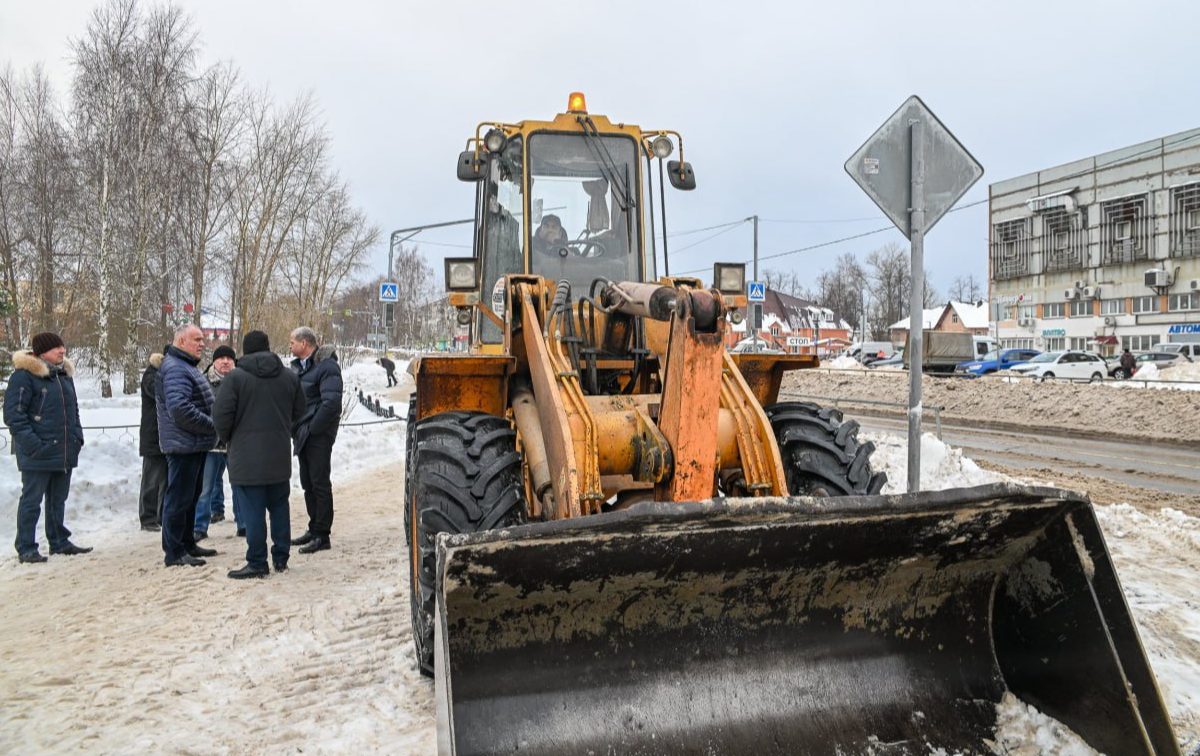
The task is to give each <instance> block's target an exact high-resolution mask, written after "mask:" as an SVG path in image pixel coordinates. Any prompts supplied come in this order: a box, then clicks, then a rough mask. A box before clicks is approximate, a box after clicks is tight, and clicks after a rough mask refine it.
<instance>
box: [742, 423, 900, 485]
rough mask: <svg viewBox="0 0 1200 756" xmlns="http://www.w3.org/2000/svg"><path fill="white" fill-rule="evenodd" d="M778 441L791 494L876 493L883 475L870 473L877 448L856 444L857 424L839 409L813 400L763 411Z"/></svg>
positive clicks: (883, 478) (885, 475)
mask: <svg viewBox="0 0 1200 756" xmlns="http://www.w3.org/2000/svg"><path fill="white" fill-rule="evenodd" d="M765 411H766V413H767V418H768V419H769V420H770V421H771V427H772V428H773V429H774V431H775V439H776V441H777V442H778V443H779V454H780V456H781V457H782V458H783V471H784V475H785V477H786V478H787V487H788V493H789V494H791V495H793V496H861V495H868V494H877V493H879V492H880V490H882V489H883V485H884V483H887V473H882V472H880V473H873V472H872V471H871V455H872V454H873V453H874V452H875V444H873V443H871V442H870V441H868V442H866V443H862V444H860V443H859V441H858V423H857V422H855V421H853V420H843V419H842V412H841V410H837V409H833V408H832V407H821V406H820V405H817V404H813V403H812V402H780V403H779V404H772V405H771V406H769V407H766V408H765Z"/></svg>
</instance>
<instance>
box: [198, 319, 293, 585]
mask: <svg viewBox="0 0 1200 756" xmlns="http://www.w3.org/2000/svg"><path fill="white" fill-rule="evenodd" d="M242 352H243V356H242V359H241V360H239V361H238V364H237V367H236V368H234V369H233V371H232V372H231V373H229V375H227V376H225V378H224V379H223V380H222V382H221V390H220V391H219V392H218V393H217V403H216V406H215V407H214V408H213V424H214V425H215V426H216V429H217V436H218V437H219V438H220V440H221V442H222V443H227V444H228V445H229V455H228V456H229V482H230V483H231V484H233V488H234V492H235V495H236V497H237V499H236V500H237V501H238V502H239V508H240V510H241V517H242V523H243V525H244V526H245V528H246V566H245V567H242V568H241V569H237V570H232V571H230V572H229V577H231V578H233V579H235V580H239V579H243V578H255V577H266V576H267V574H268V570H267V522H266V517H267V513H270V515H271V542H272V546H271V561H272V562H273V563H274V565H275V571H276V572H282V571H283V570H286V569H287V563H288V552H289V550H290V546H291V514H290V512H289V505H288V494H289V493H290V492H291V478H292V426H293V425H295V424H296V422H298V421H299V420H300V418H301V417H302V416H303V415H304V410H305V407H306V405H307V402H305V400H304V393H303V392H302V391H301V390H300V379H299V378H297V377H296V374H295V373H293V372H292V371H290V370H285V369H284V367H283V361H282V360H280V359H279V356H278V355H275V354H273V353H272V352H271V345H270V342H269V341H268V340H267V334H265V333H263V332H262V331H251V332H250V333H247V334H246V337H245V338H244V339H242Z"/></svg>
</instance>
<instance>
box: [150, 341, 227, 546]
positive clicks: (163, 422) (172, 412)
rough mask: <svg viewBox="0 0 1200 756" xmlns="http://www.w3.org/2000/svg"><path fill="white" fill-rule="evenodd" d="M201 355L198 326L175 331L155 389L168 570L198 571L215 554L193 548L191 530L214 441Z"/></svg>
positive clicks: (201, 344) (163, 530)
mask: <svg viewBox="0 0 1200 756" xmlns="http://www.w3.org/2000/svg"><path fill="white" fill-rule="evenodd" d="M203 351H204V333H203V332H202V331H201V330H200V329H199V328H198V327H197V326H195V325H193V324H191V323H187V324H185V325H182V326H180V327H178V328H176V329H175V341H174V343H172V344H171V346H170V347H168V348H167V353H166V354H165V355H164V356H163V361H162V367H160V368H159V370H158V377H157V379H156V381H155V385H154V399H155V402H156V403H157V405H158V445H159V446H160V447H162V450H163V453H164V454H166V455H167V493H166V496H165V497H164V498H163V523H162V545H163V553H164V562H165V563H166V565H167V566H168V567H181V566H186V567H199V566H201V565H203V564H204V560H203V559H202V558H201V557H206V556H216V554H217V552H216V551H215V550H214V549H206V548H203V547H201V546H198V545H196V539H195V536H194V535H193V533H194V531H193V530H192V527H193V523H195V521H196V500H197V499H199V498H200V489H201V485H202V483H203V475H204V459H205V456H206V455H207V454H208V451H209V450H210V449H212V448H213V446H215V445H216V442H217V432H216V430H215V429H214V428H213V421H212V408H213V392H212V388H211V387H210V386H209V385H208V381H207V380H205V378H204V374H203V373H201V372H200V370H199V369H198V368H197V367H196V366H197V365H199V364H200V354H201V353H202V352H203Z"/></svg>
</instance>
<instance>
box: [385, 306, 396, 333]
mask: <svg viewBox="0 0 1200 756" xmlns="http://www.w3.org/2000/svg"><path fill="white" fill-rule="evenodd" d="M395 324H396V305H394V304H392V303H391V302H389V303H387V304H386V305H384V306H383V327H384V328H391V327H392V326H394V325H395Z"/></svg>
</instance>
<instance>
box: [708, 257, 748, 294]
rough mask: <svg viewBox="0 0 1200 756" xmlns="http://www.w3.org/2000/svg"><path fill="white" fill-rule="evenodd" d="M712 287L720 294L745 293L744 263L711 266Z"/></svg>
mask: <svg viewBox="0 0 1200 756" xmlns="http://www.w3.org/2000/svg"><path fill="white" fill-rule="evenodd" d="M713 285H714V286H716V287H717V291H719V292H721V293H722V294H742V293H744V292H745V291H746V264H745V263H717V264H715V265H713Z"/></svg>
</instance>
